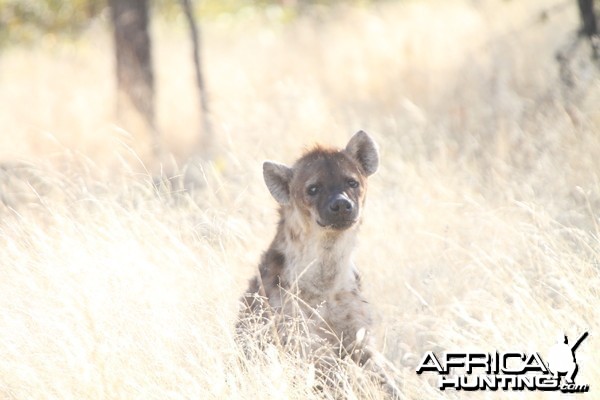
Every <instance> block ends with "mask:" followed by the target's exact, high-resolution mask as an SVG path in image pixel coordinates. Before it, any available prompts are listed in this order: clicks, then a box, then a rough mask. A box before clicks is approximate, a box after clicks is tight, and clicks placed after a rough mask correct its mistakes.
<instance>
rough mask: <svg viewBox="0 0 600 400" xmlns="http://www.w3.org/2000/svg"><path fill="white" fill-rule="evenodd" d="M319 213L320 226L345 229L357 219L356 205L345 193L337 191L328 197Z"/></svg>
mask: <svg viewBox="0 0 600 400" xmlns="http://www.w3.org/2000/svg"><path fill="white" fill-rule="evenodd" d="M320 214H321V220H320V221H319V222H320V223H319V224H320V225H321V226H323V227H330V228H333V229H346V228H349V227H350V226H352V225H353V224H354V223H355V222H356V221H357V219H358V207H357V206H356V203H355V202H354V201H353V200H352V199H351V198H349V197H348V196H347V195H346V194H345V193H338V194H335V195H333V196H331V197H330V198H329V199H328V201H327V203H326V205H325V207H324V209H323V210H322V211H321V212H320Z"/></svg>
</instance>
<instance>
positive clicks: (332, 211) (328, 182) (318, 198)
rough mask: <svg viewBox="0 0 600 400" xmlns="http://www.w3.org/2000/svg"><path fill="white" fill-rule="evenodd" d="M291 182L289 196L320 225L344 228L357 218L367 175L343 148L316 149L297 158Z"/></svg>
mask: <svg viewBox="0 0 600 400" xmlns="http://www.w3.org/2000/svg"><path fill="white" fill-rule="evenodd" d="M294 170H295V171H297V173H296V174H295V176H294V177H293V178H292V180H291V182H290V189H291V190H290V191H291V194H292V199H294V200H295V203H296V206H297V207H299V208H300V209H301V211H302V212H303V213H304V215H305V216H306V217H308V218H311V219H313V220H314V222H315V223H316V224H318V225H319V226H320V227H322V228H326V229H334V230H344V229H348V228H350V227H351V226H353V225H354V224H355V223H356V222H358V220H359V218H360V208H361V206H362V204H363V202H364V196H365V192H366V183H367V180H366V177H365V176H364V175H363V174H362V173H361V169H360V167H359V165H358V163H357V162H356V161H354V160H353V159H352V158H350V156H349V155H347V154H346V153H345V152H343V151H320V150H315V151H313V152H311V153H308V154H307V155H306V156H304V157H303V158H301V159H300V160H298V162H297V163H296V165H295V166H294Z"/></svg>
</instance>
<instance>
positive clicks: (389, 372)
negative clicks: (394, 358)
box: [360, 346, 402, 400]
mask: <svg viewBox="0 0 600 400" xmlns="http://www.w3.org/2000/svg"><path fill="white" fill-rule="evenodd" d="M360 364H361V365H363V368H365V369H366V370H368V371H371V372H373V373H374V374H375V375H376V376H377V377H378V378H379V379H380V382H381V386H382V387H383V389H384V390H385V391H386V393H387V394H388V395H389V396H390V397H391V398H393V399H397V400H399V399H401V398H402V396H401V395H400V389H399V388H398V386H397V385H396V380H395V379H394V377H393V371H394V369H395V368H394V367H393V366H392V365H391V363H390V362H389V361H388V360H387V359H386V358H385V356H384V355H383V354H381V353H380V352H378V351H377V350H375V349H373V348H372V347H371V346H365V347H364V348H363V349H362V351H361V360H360Z"/></svg>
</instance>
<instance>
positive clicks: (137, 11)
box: [109, 0, 160, 156]
mask: <svg viewBox="0 0 600 400" xmlns="http://www.w3.org/2000/svg"><path fill="white" fill-rule="evenodd" d="M109 5H110V10H111V19H112V23H113V28H114V41H115V51H116V53H115V54H116V74H117V90H118V92H119V93H118V101H117V116H118V118H119V119H120V120H121V121H122V122H124V123H126V124H128V123H129V122H130V118H129V114H130V111H134V112H136V113H138V114H139V115H140V116H141V117H142V119H143V122H145V125H146V130H147V131H149V132H150V134H151V135H152V150H153V153H154V155H155V156H156V155H158V153H159V150H160V148H159V140H158V139H159V138H158V132H157V130H156V124H155V113H154V71H153V68H152V54H151V40H150V34H149V31H148V27H149V19H150V13H149V1H148V0H109ZM131 109H133V110H131ZM128 128H130V127H128ZM130 129H131V128H130Z"/></svg>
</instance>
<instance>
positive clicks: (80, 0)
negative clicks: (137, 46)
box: [0, 0, 375, 46]
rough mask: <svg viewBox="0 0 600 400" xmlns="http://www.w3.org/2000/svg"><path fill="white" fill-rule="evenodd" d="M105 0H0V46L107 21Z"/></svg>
mask: <svg viewBox="0 0 600 400" xmlns="http://www.w3.org/2000/svg"><path fill="white" fill-rule="evenodd" d="M373 1H375V0H201V1H195V2H194V7H195V11H196V14H197V15H199V16H201V17H203V18H212V17H217V16H219V15H222V14H236V13H240V12H247V11H248V10H253V11H256V12H263V11H269V10H273V9H278V10H279V11H282V13H280V15H281V16H282V17H283V18H286V19H287V18H293V17H294V16H295V15H297V14H298V13H300V12H303V10H305V9H307V8H309V7H311V6H327V5H333V4H337V3H352V4H367V3H371V2H373ZM150 3H151V7H152V13H153V15H154V16H157V15H160V16H161V17H162V18H164V19H166V20H173V19H178V18H179V17H180V16H181V15H182V9H181V5H180V1H179V0H150ZM108 19H109V18H108V1H107V0H0V46H6V45H7V44H33V43H35V42H36V40H38V39H40V37H42V36H45V35H59V36H61V37H77V35H78V34H80V33H81V32H83V31H84V30H85V29H87V28H88V27H89V26H90V25H92V24H93V23H95V22H100V23H104V21H108Z"/></svg>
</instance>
